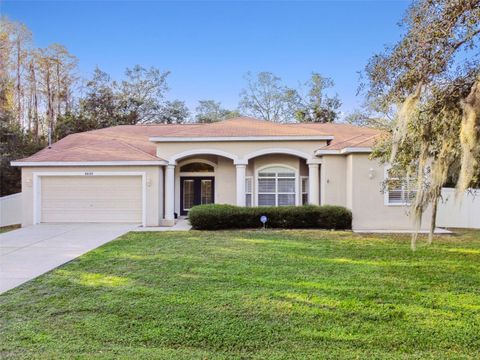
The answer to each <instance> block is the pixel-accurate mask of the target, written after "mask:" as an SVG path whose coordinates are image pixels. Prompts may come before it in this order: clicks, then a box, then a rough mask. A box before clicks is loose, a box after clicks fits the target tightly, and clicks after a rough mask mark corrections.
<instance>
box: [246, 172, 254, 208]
mask: <svg viewBox="0 0 480 360" xmlns="http://www.w3.org/2000/svg"><path fill="white" fill-rule="evenodd" d="M252 194H253V178H252V177H251V176H247V177H246V178H245V206H252V205H253V204H252V196H253V195H252Z"/></svg>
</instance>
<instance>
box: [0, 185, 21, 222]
mask: <svg viewBox="0 0 480 360" xmlns="http://www.w3.org/2000/svg"><path fill="white" fill-rule="evenodd" d="M21 223H22V193H17V194H12V195H7V196H3V197H0V227H3V226H9V225H17V224H21Z"/></svg>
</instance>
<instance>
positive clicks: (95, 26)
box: [0, 0, 409, 113]
mask: <svg viewBox="0 0 480 360" xmlns="http://www.w3.org/2000/svg"><path fill="white" fill-rule="evenodd" d="M408 5H409V2H407V1H387V0H385V1H350V2H347V1H332V2H324V1H317V2H298V1H296V2H273V1H268V2H233V1H223V2H222V1H217V2H201V1H196V2H184V1H178V2H163V1H145V2H143V1H135V2H128V1H122V2H114V1H98V2H89V1H78V2H74V1H62V2H46V1H33V2H29V1H8V0H7V1H5V0H3V1H2V0H0V12H1V13H2V15H7V16H8V17H10V18H11V19H14V20H19V21H21V22H24V23H25V24H26V25H27V26H28V27H29V28H30V29H31V30H32V32H33V34H34V40H35V43H36V45H37V46H39V47H45V46H48V45H49V44H51V43H54V42H57V43H60V44H63V45H65V46H66V47H67V48H68V49H69V51H70V52H71V53H73V54H74V55H76V56H77V57H78V58H79V66H80V75H82V76H88V74H90V73H91V71H92V69H93V68H94V67H95V66H96V65H98V66H99V67H100V68H101V69H102V70H104V71H106V72H108V73H109V74H110V75H112V77H113V78H120V77H121V76H122V72H123V70H124V69H125V67H130V66H133V65H135V64H140V65H142V66H146V67H148V66H155V67H158V68H160V69H162V70H170V71H171V72H172V74H171V75H170V77H169V80H168V82H169V86H170V88H171V90H170V92H169V93H168V96H167V97H168V98H170V99H174V98H178V99H180V100H185V101H186V102H187V105H188V106H189V107H190V108H191V109H192V110H193V109H194V107H195V106H196V103H197V101H198V100H203V99H215V100H218V101H221V102H222V104H223V105H224V106H226V107H229V108H234V107H236V106H237V104H238V95H239V92H240V91H241V89H242V88H243V86H244V84H245V81H244V78H243V76H244V74H245V73H246V72H247V71H252V72H259V71H271V72H273V73H275V74H276V75H278V76H280V77H281V78H282V79H283V80H284V82H285V83H287V85H290V86H295V85H297V84H298V82H299V81H305V80H306V79H307V78H308V77H309V74H310V73H311V72H312V71H315V72H320V73H321V74H323V75H325V76H328V77H331V78H332V79H333V80H334V81H335V84H336V85H335V89H334V91H335V92H337V93H338V94H339V96H340V98H341V99H342V101H343V106H342V111H343V112H344V113H348V112H350V111H352V110H353V109H354V108H356V107H358V106H359V105H360V104H361V98H359V97H357V96H356V90H357V87H358V83H359V80H358V79H359V78H358V71H360V70H362V69H363V68H364V66H365V64H366V63H367V61H368V59H369V57H370V56H371V55H373V54H374V53H375V52H378V51H381V50H382V48H383V46H384V45H386V44H392V43H394V42H396V41H397V40H398V39H399V38H400V31H401V29H400V28H399V27H398V26H397V23H398V22H399V21H400V20H401V18H402V16H403V13H404V11H405V9H406V8H407V7H408Z"/></svg>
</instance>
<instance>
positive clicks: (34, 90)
mask: <svg viewBox="0 0 480 360" xmlns="http://www.w3.org/2000/svg"><path fill="white" fill-rule="evenodd" d="M30 75H31V78H30V81H31V86H32V96H33V134H34V135H35V139H36V140H37V141H38V138H39V134H38V94H37V79H36V75H35V65H34V63H33V60H32V61H31V62H30Z"/></svg>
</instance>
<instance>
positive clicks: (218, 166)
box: [12, 117, 412, 230]
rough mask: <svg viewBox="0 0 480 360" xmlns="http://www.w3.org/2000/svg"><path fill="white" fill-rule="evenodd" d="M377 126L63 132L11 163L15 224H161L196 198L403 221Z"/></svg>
mask: <svg viewBox="0 0 480 360" xmlns="http://www.w3.org/2000/svg"><path fill="white" fill-rule="evenodd" d="M380 135H381V133H380V132H379V131H378V130H374V129H367V128H360V127H355V126H351V125H346V124H276V123H271V122H267V121H262V120H256V119H252V118H246V117H241V118H235V119H230V120H225V121H222V122H218V123H213V124H185V125H132V126H117V127H112V128H106V129H101V130H95V131H88V132H84V133H78V134H74V135H70V136H67V137H66V138H64V139H62V140H60V141H59V142H57V143H55V144H53V145H52V146H51V147H49V148H46V149H44V150H42V151H40V152H38V153H37V154H35V155H33V156H31V157H29V158H26V159H21V160H18V161H15V162H13V163H12V164H13V165H14V166H20V167H21V168H22V193H23V195H22V199H23V225H24V226H25V225H30V224H37V223H50V222H52V223H58V222H132V223H139V224H142V225H143V226H171V225H174V223H175V218H176V217H177V215H178V216H182V215H186V214H187V213H188V210H189V209H190V208H191V207H192V206H194V205H197V204H206V203H218V204H236V205H239V206H263V205H276V206H281V205H301V204H306V203H310V204H322V205H323V204H332V205H341V206H345V207H347V208H349V209H351V210H352V213H353V228H354V229H356V230H369V229H372V230H373V229H381V230H404V229H410V228H411V227H412V220H411V219H410V217H409V216H408V207H407V206H405V205H406V203H407V202H408V197H409V194H408V192H407V190H406V188H405V187H403V186H402V182H401V181H400V182H398V181H395V182H392V184H393V183H395V184H399V185H396V186H395V187H393V188H390V189H387V190H388V191H384V190H383V188H384V186H383V184H384V180H385V176H387V174H388V172H387V171H386V168H385V166H384V165H381V164H380V163H379V162H377V161H376V160H370V159H369V154H370V152H371V147H372V146H373V144H374V142H375V139H376V138H377V137H378V136H380Z"/></svg>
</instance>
